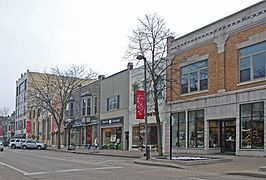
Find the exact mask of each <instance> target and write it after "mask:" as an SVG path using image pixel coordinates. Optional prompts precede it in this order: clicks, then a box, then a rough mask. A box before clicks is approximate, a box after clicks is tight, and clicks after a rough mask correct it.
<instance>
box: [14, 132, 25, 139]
mask: <svg viewBox="0 0 266 180" xmlns="http://www.w3.org/2000/svg"><path fill="white" fill-rule="evenodd" d="M14 138H18V139H26V133H21V134H16V135H15V136H14Z"/></svg>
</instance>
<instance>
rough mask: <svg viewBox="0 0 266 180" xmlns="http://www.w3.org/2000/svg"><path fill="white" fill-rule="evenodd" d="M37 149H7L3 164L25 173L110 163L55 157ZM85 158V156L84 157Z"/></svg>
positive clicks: (102, 165)
mask: <svg viewBox="0 0 266 180" xmlns="http://www.w3.org/2000/svg"><path fill="white" fill-rule="evenodd" d="M40 153H41V152H40V151H37V150H26V151H24V150H10V151H9V150H7V151H5V155H4V156H0V162H1V163H2V165H5V166H9V167H10V168H12V167H13V169H15V170H17V171H20V172H22V173H23V174H29V173H36V172H53V171H64V170H69V171H73V170H84V169H86V168H100V167H104V166H108V165H104V164H99V163H95V162H91V161H86V160H81V159H76V158H75V157H73V156H72V157H69V158H64V157H60V156H58V157H54V156H50V155H49V154H48V153H45V151H43V152H42V153H44V154H40ZM83 159H84V158H83Z"/></svg>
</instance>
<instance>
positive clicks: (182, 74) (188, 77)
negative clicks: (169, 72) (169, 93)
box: [180, 59, 209, 95]
mask: <svg viewBox="0 0 266 180" xmlns="http://www.w3.org/2000/svg"><path fill="white" fill-rule="evenodd" d="M204 61H205V62H206V66H204V67H200V68H199V67H196V68H195V69H192V70H191V69H190V70H188V72H182V70H184V69H185V68H187V69H189V67H190V68H191V67H192V66H196V65H197V64H200V63H204ZM204 70H207V79H201V77H202V76H201V75H202V74H201V72H203V71H204ZM192 74H196V76H197V78H196V83H195V84H196V85H197V87H196V90H193V91H192V90H191V88H192V87H191V85H192V83H191V80H192V79H191V78H193V77H192ZM184 78H185V79H186V81H187V83H184V84H183V79H184ZM203 80H207V85H206V86H207V88H204V89H201V87H204V86H202V84H201V83H202V81H203ZM208 81H209V69H208V59H204V60H200V61H198V62H195V63H191V64H189V65H185V66H182V67H180V82H181V83H180V92H181V95H186V94H191V93H196V92H202V91H206V90H208V88H209V82H208ZM183 85H186V91H183Z"/></svg>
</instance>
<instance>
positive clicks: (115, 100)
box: [107, 95, 119, 111]
mask: <svg viewBox="0 0 266 180" xmlns="http://www.w3.org/2000/svg"><path fill="white" fill-rule="evenodd" d="M114 109H119V95H117V96H113V97H110V98H107V111H110V110H114Z"/></svg>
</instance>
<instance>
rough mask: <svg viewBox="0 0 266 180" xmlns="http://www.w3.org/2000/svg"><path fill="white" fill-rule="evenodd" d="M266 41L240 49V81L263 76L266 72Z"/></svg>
mask: <svg viewBox="0 0 266 180" xmlns="http://www.w3.org/2000/svg"><path fill="white" fill-rule="evenodd" d="M265 57H266V41H265V42H262V43H258V44H255V45H252V46H249V47H245V48H242V49H240V50H239V76H240V77H239V81H240V82H245V81H251V80H254V79H258V78H263V77H265V76H266V74H265V68H266V67H265V66H266V63H265V61H266V60H265V59H266V58H265Z"/></svg>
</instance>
